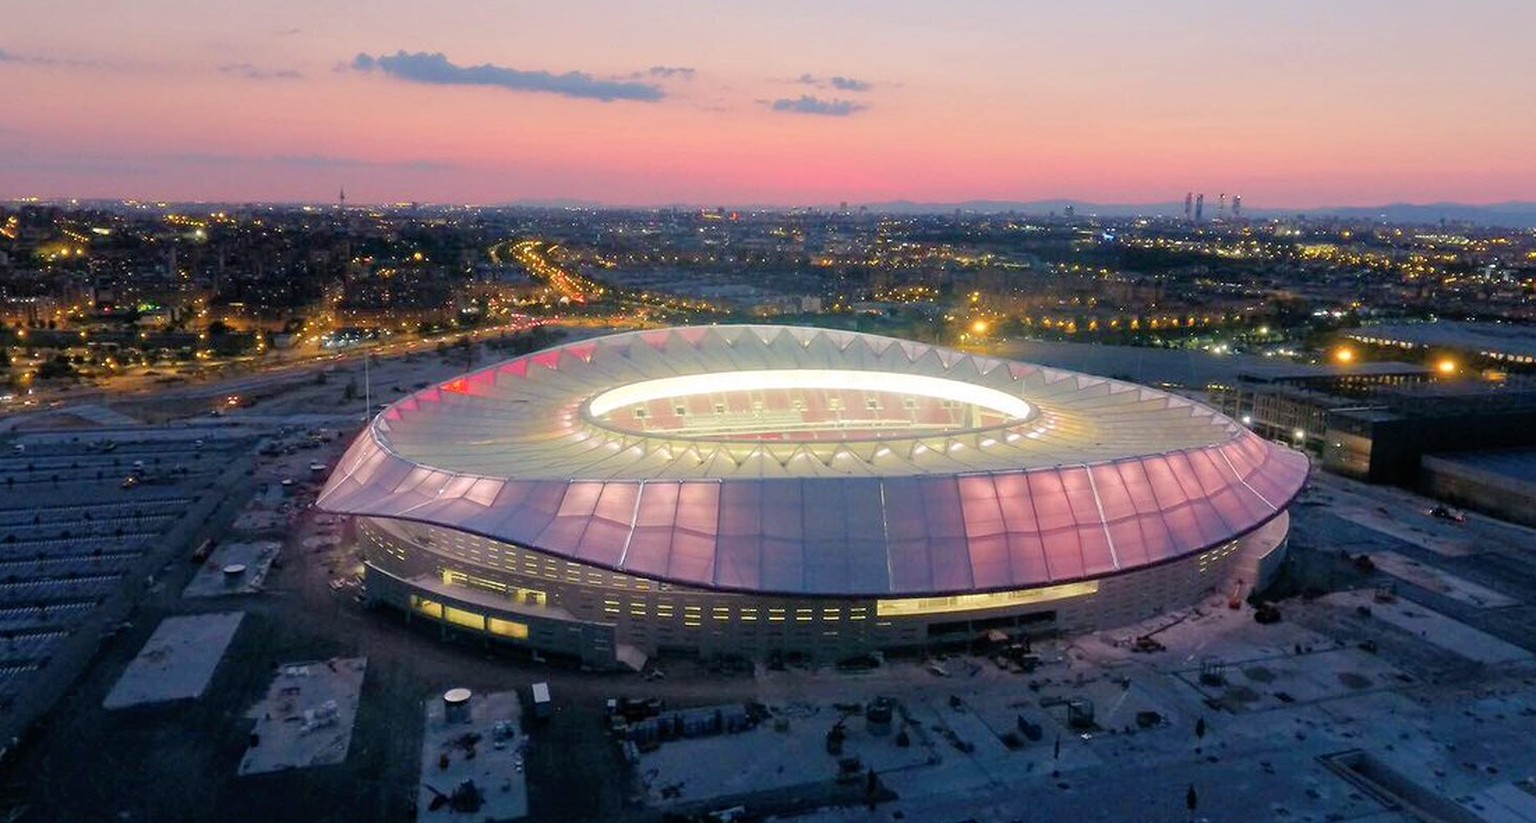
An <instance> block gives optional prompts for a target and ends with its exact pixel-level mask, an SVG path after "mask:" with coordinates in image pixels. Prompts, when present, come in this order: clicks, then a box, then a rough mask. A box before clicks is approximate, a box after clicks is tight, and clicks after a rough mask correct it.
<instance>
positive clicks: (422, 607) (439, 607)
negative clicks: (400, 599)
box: [411, 594, 443, 620]
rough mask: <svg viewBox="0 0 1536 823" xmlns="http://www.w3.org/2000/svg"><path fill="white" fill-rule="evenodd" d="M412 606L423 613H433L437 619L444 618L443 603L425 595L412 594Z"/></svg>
mask: <svg viewBox="0 0 1536 823" xmlns="http://www.w3.org/2000/svg"><path fill="white" fill-rule="evenodd" d="M411 608H413V609H415V610H416V611H419V612H421V613H422V614H426V615H431V616H432V617H436V618H437V619H439V620H441V619H443V604H441V603H439V602H437V601H436V600H428V599H426V598H425V597H418V596H416V595H414V594H413V595H411Z"/></svg>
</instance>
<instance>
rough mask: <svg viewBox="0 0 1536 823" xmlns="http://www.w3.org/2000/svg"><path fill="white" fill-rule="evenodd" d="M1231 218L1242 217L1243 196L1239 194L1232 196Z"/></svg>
mask: <svg viewBox="0 0 1536 823" xmlns="http://www.w3.org/2000/svg"><path fill="white" fill-rule="evenodd" d="M1232 216H1233V217H1242V216H1243V196H1242V195H1241V194H1234V195H1232Z"/></svg>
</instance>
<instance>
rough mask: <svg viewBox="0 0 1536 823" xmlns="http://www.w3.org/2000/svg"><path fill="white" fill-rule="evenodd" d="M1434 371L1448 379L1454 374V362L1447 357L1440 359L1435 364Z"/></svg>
mask: <svg viewBox="0 0 1536 823" xmlns="http://www.w3.org/2000/svg"><path fill="white" fill-rule="evenodd" d="M1435 371H1437V372H1439V373H1440V374H1441V375H1442V376H1445V377H1449V376H1451V375H1453V374H1455V373H1456V361H1455V360H1452V359H1451V358H1449V357H1444V358H1441V359H1440V362H1438V363H1436V364H1435Z"/></svg>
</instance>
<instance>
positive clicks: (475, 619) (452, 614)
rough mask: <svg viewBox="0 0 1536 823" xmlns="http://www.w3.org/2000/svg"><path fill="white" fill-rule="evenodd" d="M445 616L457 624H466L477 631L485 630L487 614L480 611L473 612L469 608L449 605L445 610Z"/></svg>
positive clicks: (466, 626)
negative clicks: (457, 607)
mask: <svg viewBox="0 0 1536 823" xmlns="http://www.w3.org/2000/svg"><path fill="white" fill-rule="evenodd" d="M443 618H444V619H445V620H447V621H448V622H449V623H452V624H454V625H456V626H464V627H465V628H469V629H474V630H475V631H481V632H483V631H485V615H483V614H481V613H479V612H472V611H469V610H468V609H456V608H454V607H452V606H449V607H447V608H446V609H444V610H443Z"/></svg>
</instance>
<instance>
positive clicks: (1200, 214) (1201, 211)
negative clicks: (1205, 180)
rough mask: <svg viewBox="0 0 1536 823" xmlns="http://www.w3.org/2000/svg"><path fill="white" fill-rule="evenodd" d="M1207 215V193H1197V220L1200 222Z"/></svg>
mask: <svg viewBox="0 0 1536 823" xmlns="http://www.w3.org/2000/svg"><path fill="white" fill-rule="evenodd" d="M1204 216H1205V195H1203V194H1197V195H1195V222H1196V223H1198V222H1200V221H1201V219H1203V218H1204Z"/></svg>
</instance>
